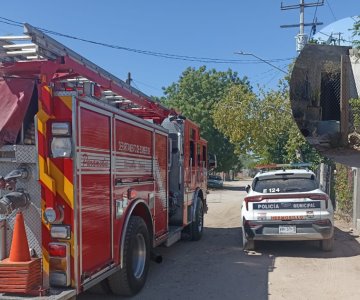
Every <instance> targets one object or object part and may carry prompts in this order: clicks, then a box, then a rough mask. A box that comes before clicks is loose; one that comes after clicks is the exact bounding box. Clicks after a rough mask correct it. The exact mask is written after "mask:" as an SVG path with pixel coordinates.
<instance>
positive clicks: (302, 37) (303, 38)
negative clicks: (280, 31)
mask: <svg viewBox="0 0 360 300" xmlns="http://www.w3.org/2000/svg"><path fill="white" fill-rule="evenodd" d="M322 5H324V0H321V1H320V0H318V1H317V2H312V3H305V0H300V4H292V5H283V3H282V2H281V10H289V9H299V8H300V23H299V24H291V25H281V26H280V27H281V28H291V27H299V33H298V34H297V36H296V37H295V38H296V51H298V52H300V51H301V50H302V49H303V48H304V46H305V45H306V44H307V42H308V36H307V35H306V34H305V32H304V27H305V26H312V27H313V26H316V25H322V24H323V23H322V22H316V21H315V20H313V22H311V23H305V21H304V20H305V17H304V15H305V8H306V7H317V6H322Z"/></svg>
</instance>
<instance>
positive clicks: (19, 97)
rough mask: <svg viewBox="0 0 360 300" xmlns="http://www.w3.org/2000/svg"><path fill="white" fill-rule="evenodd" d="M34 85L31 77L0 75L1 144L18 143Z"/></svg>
mask: <svg viewBox="0 0 360 300" xmlns="http://www.w3.org/2000/svg"><path fill="white" fill-rule="evenodd" d="M34 87H35V83H34V81H33V80H30V79H22V78H6V79H4V78H1V77H0V146H2V145H3V144H5V143H11V144H14V143H16V138H17V135H18V133H19V131H20V129H21V124H22V122H23V119H24V117H25V114H26V111H27V109H28V106H29V103H30V99H31V96H32V94H33V91H34Z"/></svg>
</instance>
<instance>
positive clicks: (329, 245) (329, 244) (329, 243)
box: [320, 236, 334, 252]
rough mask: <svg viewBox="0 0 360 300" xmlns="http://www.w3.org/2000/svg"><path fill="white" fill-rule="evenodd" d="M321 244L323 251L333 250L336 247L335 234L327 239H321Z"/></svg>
mask: <svg viewBox="0 0 360 300" xmlns="http://www.w3.org/2000/svg"><path fill="white" fill-rule="evenodd" d="M320 246H321V250H322V251H327V252H329V251H332V250H333V248H334V236H332V237H331V238H329V239H327V240H322V241H320Z"/></svg>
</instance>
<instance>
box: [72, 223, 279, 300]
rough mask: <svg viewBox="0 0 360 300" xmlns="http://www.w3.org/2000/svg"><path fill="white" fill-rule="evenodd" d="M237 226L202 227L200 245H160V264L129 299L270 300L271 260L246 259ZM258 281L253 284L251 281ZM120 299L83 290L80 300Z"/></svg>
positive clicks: (260, 257) (152, 267)
mask: <svg viewBox="0 0 360 300" xmlns="http://www.w3.org/2000/svg"><path fill="white" fill-rule="evenodd" d="M241 245H242V243H241V229H240V228H205V230H204V235H203V238H202V239H201V240H200V241H198V242H190V241H180V242H178V243H176V244H175V245H173V246H172V247H169V248H165V247H159V248H158V249H157V251H158V253H160V254H161V255H162V256H163V263H162V264H155V263H153V262H152V263H151V265H150V271H149V275H148V279H147V282H146V285H145V287H144V289H143V290H142V291H141V292H140V293H139V294H138V295H136V296H134V297H132V298H131V299H171V300H172V299H222V300H226V299H240V298H241V299H257V300H266V299H268V273H269V271H272V269H273V263H274V259H273V258H271V257H269V255H266V254H263V255H253V256H250V255H246V253H245V252H244V251H242V246H241ZM255 282H256V286H254V283H255ZM99 297H101V299H120V298H119V297H116V296H114V295H109V294H108V295H103V294H102V295H101V296H100V295H99V294H96V293H90V292H86V293H85V294H83V295H81V296H80V297H79V298H78V299H81V300H84V299H89V300H90V299H99Z"/></svg>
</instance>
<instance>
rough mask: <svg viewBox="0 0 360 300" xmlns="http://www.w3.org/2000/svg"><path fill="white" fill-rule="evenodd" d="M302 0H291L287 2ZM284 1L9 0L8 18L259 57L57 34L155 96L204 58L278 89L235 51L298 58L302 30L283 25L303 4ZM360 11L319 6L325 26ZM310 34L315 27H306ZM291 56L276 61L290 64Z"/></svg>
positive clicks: (262, 68) (272, 73) (263, 67)
mask: <svg viewBox="0 0 360 300" xmlns="http://www.w3.org/2000/svg"><path fill="white" fill-rule="evenodd" d="M306 2H317V0H312V1H310V0H306ZM298 3H299V1H298V0H283V4H284V5H290V4H298ZM280 5H281V1H277V0H258V1H250V0H248V1H243V0H237V1H235V0H181V1H180V0H178V1H175V0H159V1H156V0H153V1H149V0H122V1H116V0H103V1H86V0H76V1H74V0H73V1H68V0H62V1H60V2H59V1H57V2H56V1H48V0H47V1H44V0H37V1H25V0H17V1H2V3H1V10H0V17H3V18H8V19H12V20H14V21H18V22H28V23H30V24H31V25H33V26H38V27H43V28H46V29H49V30H53V31H57V32H61V33H65V34H69V35H73V36H77V37H81V38H84V39H89V40H94V41H98V42H104V43H109V44H115V45H118V46H123V47H129V48H134V49H139V50H150V51H155V52H162V53H170V54H179V55H187V56H196V57H210V58H221V59H230V60H232V59H239V60H245V61H248V60H251V61H252V62H250V63H249V62H243V63H239V64H234V63H226V64H214V63H210V64H209V63H207V64H206V63H202V62H190V61H182V60H170V59H166V58H159V57H153V56H147V55H142V54H137V53H133V52H127V51H123V50H115V49H110V48H105V47H101V46H96V45H92V44H87V43H83V42H79V41H75V40H71V39H66V38H59V37H55V38H56V39H57V40H59V41H60V42H62V43H64V44H65V45H66V46H68V47H70V48H72V49H73V50H75V51H77V52H78V53H80V54H81V55H83V56H85V57H86V58H88V59H90V60H92V61H93V62H95V63H96V64H98V65H100V66H101V67H103V68H105V69H106V70H108V71H110V72H111V73H113V74H114V75H116V76H118V77H119V78H121V79H125V78H126V76H127V73H128V72H131V73H132V77H133V79H134V82H133V83H134V86H135V87H137V88H138V89H140V90H141V91H143V92H144V93H146V94H148V95H156V96H161V95H162V87H164V86H165V87H166V86H169V85H170V84H171V83H172V82H176V81H177V80H178V79H179V76H180V75H181V73H182V72H183V71H184V70H185V69H186V68H187V67H189V66H191V67H196V68H198V67H199V66H201V65H204V64H205V65H207V67H208V68H209V69H210V68H216V69H217V70H227V69H228V68H231V69H232V70H234V71H237V72H238V73H239V75H240V76H247V77H248V78H249V80H250V83H251V84H252V85H254V86H256V85H258V84H259V85H261V86H264V87H265V88H275V87H276V84H277V82H278V80H279V79H280V78H282V77H283V75H284V74H283V73H282V72H280V71H279V70H277V69H275V68H272V67H271V66H269V65H267V64H264V63H260V61H259V60H256V59H255V58H254V57H251V56H239V55H236V54H234V52H237V51H244V52H250V53H253V54H255V55H257V56H259V57H261V58H263V59H288V58H292V57H296V55H297V53H296V50H295V35H296V34H297V33H298V28H291V29H281V28H280V25H283V24H295V23H298V22H299V10H284V11H281V10H280ZM20 7H21V8H20ZM314 14H315V8H307V9H306V10H305V22H312V20H313V18H314ZM359 14H360V2H359V0H325V4H324V6H321V7H318V8H317V10H316V16H317V19H318V21H320V22H323V23H324V25H321V26H318V30H321V29H323V28H324V27H326V26H327V25H329V24H330V23H333V22H335V21H339V20H341V19H343V18H345V17H349V16H354V15H359ZM0 21H1V19H0ZM309 32H310V27H306V33H309ZM20 33H22V30H21V29H20V28H18V27H14V26H10V25H7V24H4V23H0V35H5V34H15V35H19V34H20ZM254 61H255V62H254ZM289 62H290V60H283V61H274V62H272V63H273V64H275V65H276V66H277V67H279V68H281V69H285V70H286V68H287V67H286V66H287V64H288V63H289Z"/></svg>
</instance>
